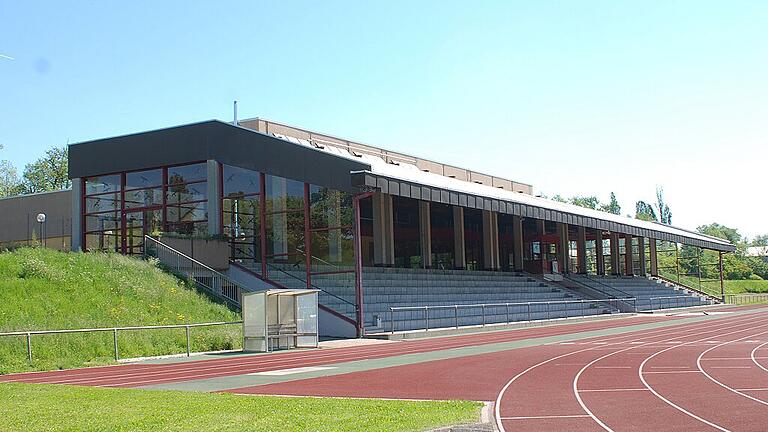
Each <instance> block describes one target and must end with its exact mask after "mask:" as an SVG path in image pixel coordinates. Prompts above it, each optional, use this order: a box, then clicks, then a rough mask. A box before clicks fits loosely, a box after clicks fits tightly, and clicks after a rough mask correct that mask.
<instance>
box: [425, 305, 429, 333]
mask: <svg viewBox="0 0 768 432" xmlns="http://www.w3.org/2000/svg"><path fill="white" fill-rule="evenodd" d="M424 322H425V324H426V325H427V328H426V329H425V331H429V306H424Z"/></svg>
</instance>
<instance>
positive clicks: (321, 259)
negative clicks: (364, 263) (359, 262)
mask: <svg viewBox="0 0 768 432" xmlns="http://www.w3.org/2000/svg"><path fill="white" fill-rule="evenodd" d="M354 265H355V252H354V248H353V240H352V229H351V228H344V229H331V230H328V231H313V232H312V271H313V272H328V271H340V270H350V269H354Z"/></svg>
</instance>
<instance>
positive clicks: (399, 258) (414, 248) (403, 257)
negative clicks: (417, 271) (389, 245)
mask: <svg viewBox="0 0 768 432" xmlns="http://www.w3.org/2000/svg"><path fill="white" fill-rule="evenodd" d="M392 222H393V224H392V226H393V228H392V230H393V235H394V245H395V267H410V268H421V267H423V262H422V258H421V235H420V232H419V201H417V200H415V199H411V198H403V197H392Z"/></svg>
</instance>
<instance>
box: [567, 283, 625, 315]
mask: <svg viewBox="0 0 768 432" xmlns="http://www.w3.org/2000/svg"><path fill="white" fill-rule="evenodd" d="M581 276H582V277H583V278H584V279H586V280H588V281H590V282H594V283H595V284H597V285H598V286H599V287H600V288H598V287H597V286H595V285H592V284H587V283H585V282H584V281H583V280H582V279H581V278H578V279H577V278H574V277H572V276H569V275H566V274H564V275H563V278H564V279H565V280H567V281H569V282H571V283H574V284H576V285H579V286H580V287H581V288H586V289H588V290H592V291H596V292H598V293H599V294H602V295H604V296H605V297H606V298H632V295H631V294H629V293H627V292H624V291H622V290H620V289H616V288H613V287H612V286H610V285H607V284H605V283H602V282H600V281H598V280H595V279H592V278H590V277H589V276H587V275H581ZM629 306H630V305H629V304H627V307H629ZM632 311H633V312H637V308H636V307H634V305H633V307H632ZM622 312H624V311H622Z"/></svg>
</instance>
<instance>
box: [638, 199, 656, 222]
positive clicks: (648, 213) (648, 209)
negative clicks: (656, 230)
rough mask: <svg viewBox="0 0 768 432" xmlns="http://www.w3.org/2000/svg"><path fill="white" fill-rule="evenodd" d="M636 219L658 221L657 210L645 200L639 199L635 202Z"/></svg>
mask: <svg viewBox="0 0 768 432" xmlns="http://www.w3.org/2000/svg"><path fill="white" fill-rule="evenodd" d="M635 219H640V220H644V221H652V222H658V221H659V219H658V218H657V217H656V212H655V211H654V210H653V206H652V205H650V204H648V203H647V202H645V201H638V202H637V203H636V204H635Z"/></svg>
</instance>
